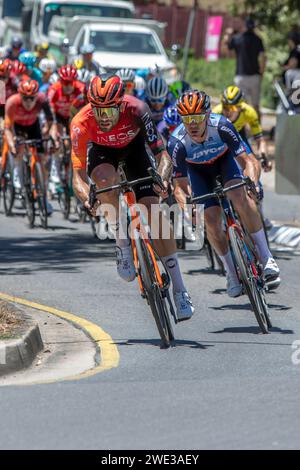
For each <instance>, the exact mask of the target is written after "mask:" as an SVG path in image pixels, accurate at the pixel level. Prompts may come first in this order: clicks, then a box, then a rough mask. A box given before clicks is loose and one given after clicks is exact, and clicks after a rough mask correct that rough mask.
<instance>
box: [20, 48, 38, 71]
mask: <svg viewBox="0 0 300 470" xmlns="http://www.w3.org/2000/svg"><path fill="white" fill-rule="evenodd" d="M19 61H20V62H22V63H23V64H24V65H26V68H27V69H32V68H33V67H34V64H35V63H36V56H35V55H34V53H33V52H22V54H20V55H19Z"/></svg>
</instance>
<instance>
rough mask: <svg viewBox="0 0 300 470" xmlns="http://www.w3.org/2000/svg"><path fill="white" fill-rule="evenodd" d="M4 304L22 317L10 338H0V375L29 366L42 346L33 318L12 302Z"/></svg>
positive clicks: (38, 330) (37, 327)
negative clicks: (20, 322)
mask: <svg viewBox="0 0 300 470" xmlns="http://www.w3.org/2000/svg"><path fill="white" fill-rule="evenodd" d="M5 304H6V305H7V307H8V308H9V309H10V311H11V310H13V311H14V313H15V314H16V316H18V317H22V325H21V326H19V327H18V328H17V329H16V331H14V332H13V333H12V336H13V337H12V338H8V339H0V376H2V375H6V374H10V373H12V372H16V371H19V370H22V369H25V368H27V367H29V366H30V365H31V364H32V362H33V360H34V359H35V358H36V356H37V354H38V353H39V352H40V351H42V350H43V348H44V345H43V340H42V337H41V333H40V329H39V326H38V325H37V324H35V323H34V320H33V319H32V318H31V317H30V316H29V315H27V314H25V313H24V312H23V311H22V310H20V309H18V308H16V307H15V306H14V305H13V304H11V303H5ZM2 308H3V307H2Z"/></svg>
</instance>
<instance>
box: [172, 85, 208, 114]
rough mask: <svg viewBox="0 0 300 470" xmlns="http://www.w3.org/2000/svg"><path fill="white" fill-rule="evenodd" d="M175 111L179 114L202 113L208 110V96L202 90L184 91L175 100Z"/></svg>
mask: <svg viewBox="0 0 300 470" xmlns="http://www.w3.org/2000/svg"><path fill="white" fill-rule="evenodd" d="M176 106H177V111H178V113H179V114H180V115H181V116H186V115H189V114H202V113H207V112H208V111H210V98H209V96H208V95H207V94H206V93H205V92H204V91H198V90H188V91H185V92H184V93H183V94H182V95H181V96H180V97H179V98H178V100H177V103H176Z"/></svg>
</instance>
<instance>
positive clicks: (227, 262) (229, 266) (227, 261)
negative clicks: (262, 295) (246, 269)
mask: <svg viewBox="0 0 300 470" xmlns="http://www.w3.org/2000/svg"><path fill="white" fill-rule="evenodd" d="M219 257H220V258H221V260H222V263H223V264H224V268H225V271H226V273H227V274H228V275H229V276H230V277H233V278H236V279H237V278H238V277H237V274H236V270H235V266H234V262H233V258H232V254H231V251H230V250H228V251H227V253H226V254H225V255H219Z"/></svg>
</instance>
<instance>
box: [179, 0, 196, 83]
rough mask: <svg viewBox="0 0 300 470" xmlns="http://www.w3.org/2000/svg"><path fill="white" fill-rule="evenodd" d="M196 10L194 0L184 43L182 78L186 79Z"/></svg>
mask: <svg viewBox="0 0 300 470" xmlns="http://www.w3.org/2000/svg"><path fill="white" fill-rule="evenodd" d="M196 11H197V0H194V5H193V8H192V9H191V11H190V16H189V23H188V27H187V32H186V37H185V43H184V50H183V65H182V74H181V79H182V80H184V78H185V75H186V72H187V67H188V58H189V49H190V45H191V39H192V33H193V28H194V23H195V17H196Z"/></svg>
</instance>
